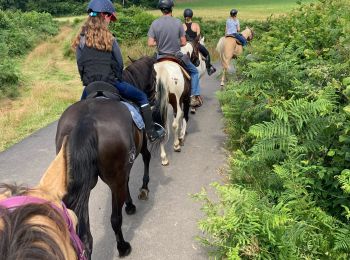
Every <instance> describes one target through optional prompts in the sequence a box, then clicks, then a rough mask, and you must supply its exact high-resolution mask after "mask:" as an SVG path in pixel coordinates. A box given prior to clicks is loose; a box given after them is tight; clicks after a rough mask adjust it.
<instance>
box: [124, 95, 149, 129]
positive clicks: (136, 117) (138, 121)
mask: <svg viewBox="0 0 350 260" xmlns="http://www.w3.org/2000/svg"><path fill="white" fill-rule="evenodd" d="M121 102H122V103H123V104H124V105H125V106H126V107H127V108H128V109H129V111H130V114H131V116H132V119H133V121H134V123H135V125H136V126H137V128H138V129H140V130H142V129H143V128H145V123H144V122H143V119H142V116H141V114H140V110H139V109H138V108H136V107H134V106H133V105H131V104H130V103H128V102H125V101H121Z"/></svg>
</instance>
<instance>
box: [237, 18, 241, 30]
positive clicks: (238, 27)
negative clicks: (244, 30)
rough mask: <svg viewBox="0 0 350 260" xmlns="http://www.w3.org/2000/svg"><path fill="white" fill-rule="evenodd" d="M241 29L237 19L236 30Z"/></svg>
mask: <svg viewBox="0 0 350 260" xmlns="http://www.w3.org/2000/svg"><path fill="white" fill-rule="evenodd" d="M240 30H241V26H240V25H239V21H238V19H237V32H239V31H240Z"/></svg>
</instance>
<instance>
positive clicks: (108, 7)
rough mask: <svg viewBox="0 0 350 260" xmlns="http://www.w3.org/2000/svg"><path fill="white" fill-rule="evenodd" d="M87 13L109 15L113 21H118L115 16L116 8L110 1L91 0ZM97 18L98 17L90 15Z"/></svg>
mask: <svg viewBox="0 0 350 260" xmlns="http://www.w3.org/2000/svg"><path fill="white" fill-rule="evenodd" d="M87 11H88V13H89V15H90V14H91V13H108V14H110V15H111V21H115V20H117V18H116V15H115V7H114V5H113V4H112V2H111V1H110V0H91V1H90V3H89V5H88V8H87ZM90 16H96V15H93V14H92V15H90Z"/></svg>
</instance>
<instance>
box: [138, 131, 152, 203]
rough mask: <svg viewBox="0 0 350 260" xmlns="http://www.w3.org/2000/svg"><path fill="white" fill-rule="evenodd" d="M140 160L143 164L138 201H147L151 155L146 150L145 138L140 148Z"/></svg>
mask: <svg viewBox="0 0 350 260" xmlns="http://www.w3.org/2000/svg"><path fill="white" fill-rule="evenodd" d="M141 154H142V160H143V164H144V172H143V179H142V187H141V188H140V194H139V197H138V198H139V199H140V200H147V199H148V193H149V189H148V182H149V162H150V161H151V153H150V152H149V150H148V148H147V139H146V136H145V137H144V138H143V143H142V148H141Z"/></svg>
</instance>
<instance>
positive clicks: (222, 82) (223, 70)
mask: <svg viewBox="0 0 350 260" xmlns="http://www.w3.org/2000/svg"><path fill="white" fill-rule="evenodd" d="M225 72H226V69H225V68H223V69H222V76H221V83H220V86H221V87H223V86H224V85H225Z"/></svg>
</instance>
